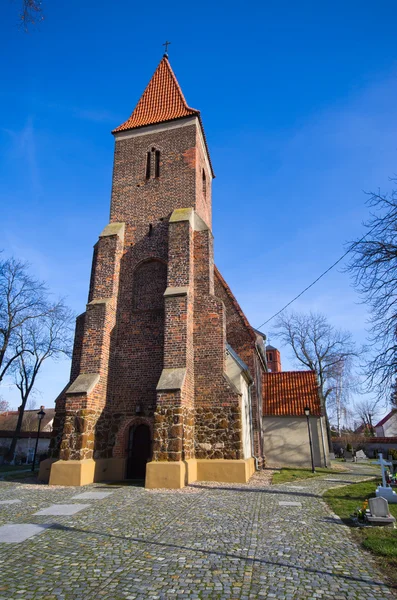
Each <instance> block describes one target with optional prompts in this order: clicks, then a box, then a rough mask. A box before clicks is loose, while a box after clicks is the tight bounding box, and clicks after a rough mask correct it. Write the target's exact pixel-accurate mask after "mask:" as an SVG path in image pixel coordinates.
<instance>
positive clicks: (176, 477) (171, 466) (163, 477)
mask: <svg viewBox="0 0 397 600" xmlns="http://www.w3.org/2000/svg"><path fill="white" fill-rule="evenodd" d="M185 476H186V463H185V462H182V461H175V462H150V463H148V464H147V465H146V480H145V487H146V488H147V489H149V490H153V489H156V488H166V489H172V490H175V489H180V488H183V487H185Z"/></svg>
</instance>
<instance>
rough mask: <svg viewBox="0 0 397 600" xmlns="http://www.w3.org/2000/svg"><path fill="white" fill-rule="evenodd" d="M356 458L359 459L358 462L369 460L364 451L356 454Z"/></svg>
mask: <svg viewBox="0 0 397 600" xmlns="http://www.w3.org/2000/svg"><path fill="white" fill-rule="evenodd" d="M356 458H357V460H368V458H367V455H366V454H365V452H364V450H358V451H357V452H356Z"/></svg>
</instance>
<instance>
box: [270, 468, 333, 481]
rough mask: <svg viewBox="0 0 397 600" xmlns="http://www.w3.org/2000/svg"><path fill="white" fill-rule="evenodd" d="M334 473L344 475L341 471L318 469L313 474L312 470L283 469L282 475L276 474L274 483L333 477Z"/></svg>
mask: <svg viewBox="0 0 397 600" xmlns="http://www.w3.org/2000/svg"><path fill="white" fill-rule="evenodd" d="M334 473H343V471H341V470H340V469H338V470H336V469H325V468H320V467H319V468H316V471H315V472H314V473H312V470H311V469H292V468H291V469H290V468H288V467H285V468H282V469H281V470H280V473H274V475H273V479H272V483H287V482H288V481H296V480H298V479H310V478H311V477H320V476H321V475H332V474H334Z"/></svg>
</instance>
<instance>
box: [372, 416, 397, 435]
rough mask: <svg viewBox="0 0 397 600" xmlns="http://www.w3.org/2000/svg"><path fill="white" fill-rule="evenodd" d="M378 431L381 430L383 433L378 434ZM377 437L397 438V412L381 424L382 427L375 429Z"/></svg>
mask: <svg viewBox="0 0 397 600" xmlns="http://www.w3.org/2000/svg"><path fill="white" fill-rule="evenodd" d="M378 429H383V433H378ZM376 435H377V436H378V437H395V436H397V411H396V412H395V413H393V414H392V416H391V417H390V419H388V420H387V421H386V423H384V424H383V426H382V427H377V428H376Z"/></svg>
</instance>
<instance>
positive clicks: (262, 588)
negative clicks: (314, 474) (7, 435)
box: [0, 465, 397, 600]
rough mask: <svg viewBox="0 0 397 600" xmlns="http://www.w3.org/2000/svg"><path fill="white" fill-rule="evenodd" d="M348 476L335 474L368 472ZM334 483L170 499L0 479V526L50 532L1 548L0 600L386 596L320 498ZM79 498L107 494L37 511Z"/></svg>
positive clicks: (137, 491)
mask: <svg viewBox="0 0 397 600" xmlns="http://www.w3.org/2000/svg"><path fill="white" fill-rule="evenodd" d="M353 468H354V472H352V473H349V474H348V475H347V474H346V473H343V474H341V475H335V476H334V478H335V479H337V480H340V481H341V482H343V483H344V482H346V481H352V482H355V481H359V480H361V479H363V478H366V477H368V476H369V475H371V474H373V473H374V472H373V471H371V468H370V467H369V466H367V465H354V467H353ZM335 485H337V482H330V481H326V480H325V479H324V478H323V477H321V478H317V479H313V480H307V481H300V482H299V486H294V485H293V484H284V485H278V486H269V485H267V482H266V474H264V475H259V476H254V478H253V479H252V481H251V482H250V483H249V484H247V485H228V484H213V483H208V484H205V483H202V484H196V485H194V486H191V487H189V488H186V489H185V490H181V491H158V490H150V491H149V490H145V489H143V488H139V487H133V486H124V485H118V486H113V485H109V486H107V485H105V484H94V485H91V486H86V487H85V488H83V489H82V488H66V487H64V488H59V487H49V486H45V485H29V484H23V483H12V482H0V500H9V499H12V498H13V497H14V498H18V499H21V500H22V501H23V504H16V503H15V504H11V505H3V506H1V509H0V526H1V525H10V524H30V525H41V526H46V527H48V526H49V527H48V528H47V529H46V530H45V531H43V532H42V533H41V534H40V535H34V536H33V537H30V538H29V539H26V540H25V541H21V542H19V543H16V544H15V546H12V545H11V543H0V564H1V569H0V600H13V599H14V598H24V599H32V600H39V599H40V600H42V599H44V598H46V599H48V600H58V599H59V600H69V599H70V600H72V599H73V600H94V599H95V600H98V599H104V600H135V599H145V600H146V599H150V598H153V599H162V598H178V599H180V598H196V599H199V598H208V599H211V600H214V599H237V598H238V599H251V598H280V599H285V600H290V599H299V600H301V599H306V598H312V599H314V598H323V599H327V600H328V599H335V600H336V599H347V598H348V599H349V600H381V599H391V598H397V594H396V590H394V589H392V588H391V587H389V586H388V585H387V583H386V582H385V579H384V577H383V576H382V574H381V573H380V572H379V571H378V569H377V567H376V565H375V563H374V561H373V560H372V558H371V556H370V555H369V554H367V553H365V552H364V551H363V550H361V549H360V548H359V547H358V546H357V545H356V543H355V542H354V539H353V537H352V535H351V531H350V530H349V528H347V527H346V526H345V525H343V524H342V523H341V521H339V519H337V518H335V516H334V515H332V513H331V512H330V511H329V509H328V508H327V506H326V505H325V503H324V502H323V501H322V498H321V494H322V492H323V491H324V490H326V489H328V488H329V487H334V486H335ZM294 487H295V489H293V488H294ZM83 492H90V493H91V492H113V493H112V494H111V496H108V497H105V498H102V499H100V498H99V496H97V498H96V499H95V500H92V502H91V503H90V506H89V507H88V508H86V509H85V510H82V511H81V512H79V513H77V514H74V515H59V516H56V515H52V516H48V515H45V514H41V515H40V514H37V512H38V511H42V510H43V509H45V508H47V507H49V506H50V505H52V504H61V503H62V504H73V503H74V502H76V503H77V501H78V500H79V499H81V493H83ZM87 500H88V498H87ZM291 502H298V503H300V504H301V506H299V505H291V504H289V503H291ZM34 513H36V514H34ZM14 549H15V550H14Z"/></svg>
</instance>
